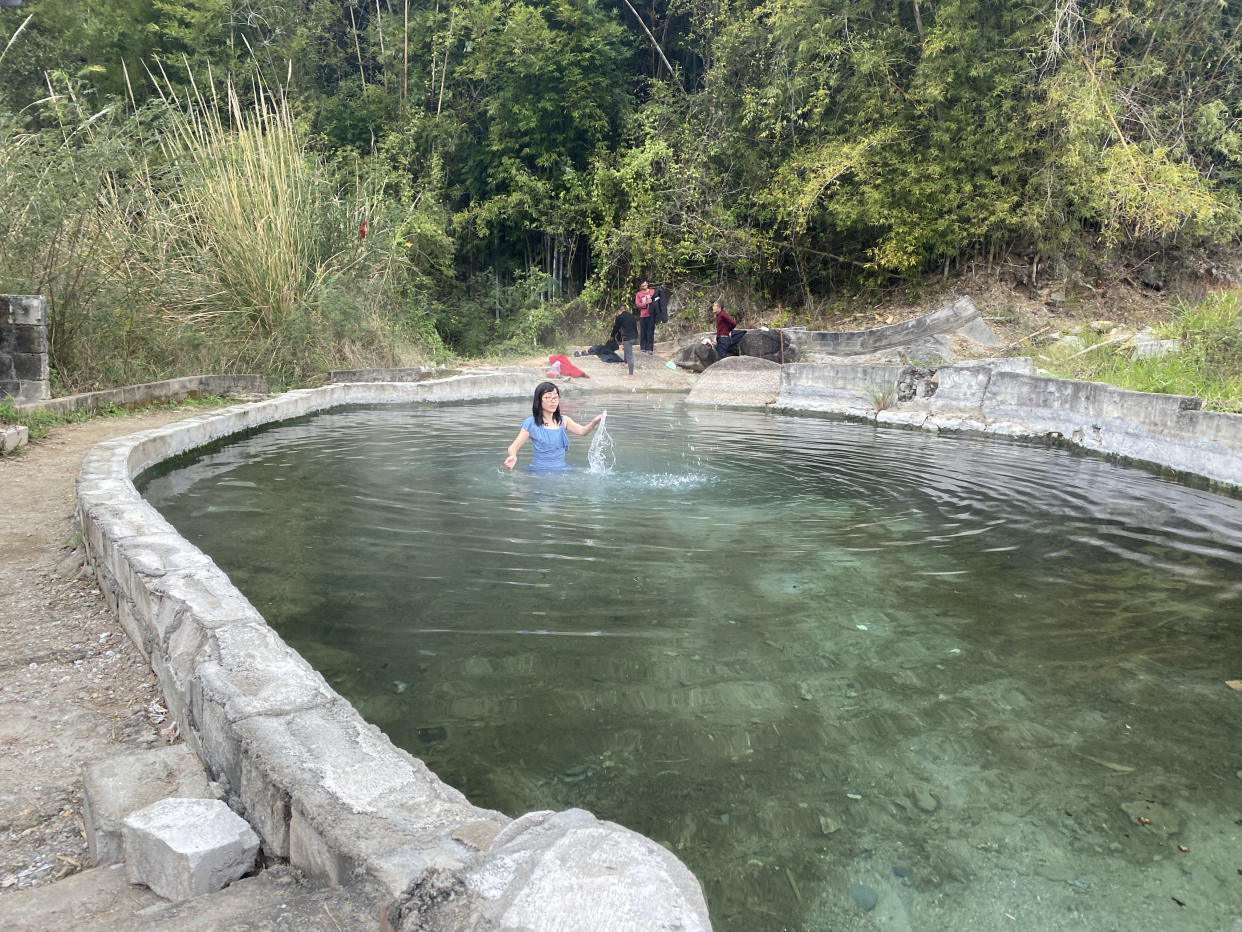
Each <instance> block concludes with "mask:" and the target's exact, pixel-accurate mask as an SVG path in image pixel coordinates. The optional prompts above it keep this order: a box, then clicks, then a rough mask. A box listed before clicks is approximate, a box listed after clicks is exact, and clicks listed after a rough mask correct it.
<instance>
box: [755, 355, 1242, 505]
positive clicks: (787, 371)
mask: <svg viewBox="0 0 1242 932" xmlns="http://www.w3.org/2000/svg"><path fill="white" fill-rule="evenodd" d="M1022 362H1025V363H1027V365H1028V366H1029V360H1022ZM1013 363H1014V361H1013V360H990V361H987V362H980V363H977V364H971V363H959V364H958V365H956V366H946V367H942V368H939V369H938V370H935V380H936V385H935V388H934V390H933V391H932V392H931V393H930V394H928V395H919V396H916V397H914V398H911V399H910V400H909V401H904V402H902V401H897V400H896V399H897V398H898V391H897V389H898V383H899V382H900V381H901V380H902V379H903V378H905V377H907V376H908V375H909V374H910V373H911V372H913V371H914V370H913V369H912V368H911V367H909V366H850V365H844V364H836V365H791V366H785V367H784V369H783V371H782V373H781V393H780V395H779V397H778V398H777V401H776V404H775V405H774V406H773V407H775V408H777V409H782V410H787V411H823V412H829V413H835V414H845V415H849V416H853V417H863V418H867V419H869V420H873V421H875V422H876V423H879V424H894V425H902V426H907V427H920V428H923V429H926V430H975V431H982V432H985V433H992V434H1002V435H1005V436H1010V437H1051V438H1054V439H1059V440H1065V441H1068V442H1070V443H1073V444H1076V445H1078V446H1080V447H1083V448H1084V449H1087V450H1093V451H1095V452H1098V453H1105V454H1111V455H1116V456H1124V457H1128V458H1130V459H1133V460H1138V461H1141V462H1145V463H1152V464H1155V465H1157V466H1163V467H1167V468H1169V469H1175V470H1177V471H1179V472H1184V473H1190V474H1192V475H1196V476H1202V477H1204V478H1207V479H1210V480H1212V481H1214V482H1218V483H1221V484H1223V485H1228V486H1231V487H1233V488H1242V415H1237V414H1217V413H1215V412H1210V411H1202V410H1200V406H1201V404H1202V402H1201V401H1200V400H1199V399H1198V398H1190V397H1186V396H1184V395H1157V394H1150V393H1147V392H1132V391H1126V390H1125V389H1121V388H1117V387H1116V386H1114V385H1106V384H1104V383H1102V382H1077V381H1073V380H1070V379H1054V378H1049V377H1047V376H1040V375H1035V374H1034V373H1033V372H1031V371H1021V370H1022V368H1023V367H1021V366H1015V365H1013ZM1014 370H1017V371H1014ZM923 371H924V372H930V371H932V370H923ZM885 401H887V402H888V406H887V407H884V408H883V409H881V410H877V409H878V408H879V407H880V404H879V403H880V402H885Z"/></svg>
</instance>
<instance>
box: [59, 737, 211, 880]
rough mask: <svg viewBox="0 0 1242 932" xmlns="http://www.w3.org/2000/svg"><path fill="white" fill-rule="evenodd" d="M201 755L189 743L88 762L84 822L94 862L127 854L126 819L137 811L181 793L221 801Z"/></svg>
mask: <svg viewBox="0 0 1242 932" xmlns="http://www.w3.org/2000/svg"><path fill="white" fill-rule="evenodd" d="M217 789H218V788H217V787H216V786H215V785H214V784H212V783H210V782H209V781H208V779H207V774H206V772H205V771H204V770H203V765H202V762H201V761H199V759H198V756H197V755H196V754H195V753H194V752H193V751H192V750H190V748H189V747H187V746H186V745H184V744H176V745H173V746H172V747H165V748H157V749H155V750H153V751H134V752H132V753H128V754H121V755H118V756H116V757H109V758H105V759H104V760H98V761H92V762H90V763H87V764H83V765H82V797H83V801H82V823H83V825H84V826H85V828H86V844H87V847H88V848H89V849H90V853H91V863H92V864H115V863H116V862H117V861H120V860H121V859H122V858H124V856H125V853H124V847H123V845H122V841H121V823H122V821H123V820H124V819H125V817H126V816H128V815H129V814H130V813H132V812H137V811H138V810H139V809H144V808H146V807H147V806H149V805H151V804H152V803H154V802H157V801H159V800H161V799H167V798H169V797H171V796H178V797H182V798H186V799H215V798H216V795H217V793H216V790H217Z"/></svg>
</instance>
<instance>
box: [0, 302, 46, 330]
mask: <svg viewBox="0 0 1242 932" xmlns="http://www.w3.org/2000/svg"><path fill="white" fill-rule="evenodd" d="M5 324H16V325H18V326H28V327H46V326H47V299H46V298H44V297H43V296H42V295H37V294H4V295H0V326H3V325H5Z"/></svg>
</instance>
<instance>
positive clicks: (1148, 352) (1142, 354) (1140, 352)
mask: <svg viewBox="0 0 1242 932" xmlns="http://www.w3.org/2000/svg"><path fill="white" fill-rule="evenodd" d="M1181 351H1182V341H1181V340H1146V341H1143V342H1141V343H1135V344H1134V352H1133V353H1131V355H1130V358H1131V359H1159V358H1160V357H1161V356H1176V355H1177V354H1178V353H1180V352H1181Z"/></svg>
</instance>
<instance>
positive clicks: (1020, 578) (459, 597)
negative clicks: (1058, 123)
mask: <svg viewBox="0 0 1242 932" xmlns="http://www.w3.org/2000/svg"><path fill="white" fill-rule="evenodd" d="M568 405H569V406H570V407H571V413H572V414H573V416H574V417H575V418H576V419H578V420H579V421H585V420H586V419H587V418H589V416H590V415H591V414H593V413H594V412H595V411H597V410H598V409H599V407H602V406H606V407H608V409H609V421H608V423H609V428H610V430H611V432H612V434H613V435H614V437H615V438H616V441H617V443H616V453H617V466H616V469H615V470H614V472H613V473H612V474H611V475H608V476H594V475H588V474H584V473H577V474H571V475H567V476H556V477H541V476H531V475H526V474H521V473H519V474H507V473H505V472H504V471H503V470H501V469H500V466H499V464H500V460H501V459H502V458H503V451H504V447H505V446H506V445H507V444H508V443H509V441H510V440H512V438H513V434H514V433H515V432H516V428H517V425H518V424H519V423H520V421H521V419H522V418H523V417H524V416H525V414H526V413H529V404H528V403H527V402H522V401H512V402H509V401H506V402H496V403H487V404H474V405H461V406H451V407H450V406H401V407H391V408H380V409H372V410H351V411H342V412H336V413H330V414H325V415H321V416H318V417H315V418H309V419H305V420H302V421H298V422H292V423H288V424H285V425H281V426H278V427H275V428H273V429H270V430H267V431H265V432H263V433H259V434H256V435H252V436H249V437H246V438H243V439H239V440H238V441H236V442H234V443H231V444H229V445H227V446H224V447H223V448H221V449H217V450H211V451H208V452H206V453H205V454H204V455H202V456H200V457H198V458H197V459H195V460H194V461H191V462H188V463H186V462H182V463H179V464H174V466H173V468H172V470H171V471H167V472H164V473H163V474H162V475H160V476H159V477H157V478H155V479H153V480H152V481H150V482H149V483H148V485H147V486H146V495H147V497H148V498H149V499H150V500H151V501H152V502H153V503H154V504H156V505H157V507H159V508H160V509H161V511H163V513H164V514H165V515H166V516H167V517H168V518H169V519H170V520H171V521H172V522H173V523H174V524H175V525H176V526H177V527H178V528H179V529H180V530H181V531H182V533H183V534H185V536H186V537H188V538H189V539H190V540H191V541H193V542H195V543H196V544H198V546H200V547H201V548H202V549H203V550H205V551H206V552H207V553H208V554H210V555H211V556H212V557H213V558H214V559H215V560H216V561H217V562H218V563H219V564H220V566H221V567H222V568H223V569H224V570H226V571H227V572H228V573H229V574H230V576H231V577H232V578H233V580H234V582H236V583H237V585H238V586H239V587H240V588H241V590H242V591H243V592H244V593H246V595H247V596H248V597H249V598H250V599H251V601H252V602H254V604H255V605H256V607H258V608H259V610H260V611H262V612H263V614H264V615H265V617H267V619H268V620H269V621H270V622H271V623H272V624H273V626H274V627H276V629H277V630H278V631H280V633H281V634H282V636H284V637H285V639H286V640H288V641H289V643H290V644H292V645H293V646H294V647H295V648H297V649H298V650H300V651H301V652H302V653H303V655H304V656H306V657H307V659H308V660H310V661H311V662H312V663H313V664H315V666H316V667H317V668H318V669H320V670H321V671H322V672H323V673H324V675H325V676H326V677H327V678H328V680H329V682H331V683H332V685H333V686H334V687H335V688H336V689H337V690H338V691H340V692H341V693H342V694H343V695H345V696H346V697H347V698H349V699H350V700H351V701H353V702H354V704H355V705H356V706H357V707H358V709H359V711H360V712H362V714H363V715H365V716H366V717H367V718H368V719H369V720H371V721H372V722H374V723H375V724H377V725H379V726H380V727H381V728H383V729H384V730H385V731H386V732H387V733H388V734H389V735H390V736H391V737H392V739H393V740H394V741H395V742H396V743H398V744H400V745H402V746H404V747H406V748H408V749H410V750H411V751H412V752H413V753H415V754H416V755H417V756H419V757H422V758H423V759H424V760H426V761H427V763H428V764H429V765H430V766H431V767H432V768H433V769H434V770H435V771H436V772H437V773H439V774H440V776H441V777H443V778H444V779H445V780H446V781H448V782H450V783H452V784H453V785H455V786H457V787H459V788H460V789H462V790H463V791H464V792H466V793H467V795H468V796H469V797H470V798H471V800H472V801H473V802H475V803H477V804H479V805H484V806H491V807H495V808H498V809H502V810H504V811H506V812H508V813H509V814H511V815H516V814H518V813H520V812H523V811H527V810H530V809H537V808H565V807H568V806H574V805H577V806H583V807H585V808H588V809H591V810H592V811H593V812H595V813H596V814H597V815H599V816H600V817H601V818H609V819H613V820H615V821H618V822H621V823H622V824H625V825H628V826H630V827H631V828H634V829H636V830H638V831H641V832H644V833H645V834H647V835H649V836H651V837H653V838H655V839H657V840H658V841H661V842H664V843H666V844H668V845H669V846H670V847H671V848H672V849H673V850H674V851H676V852H677V854H678V855H679V856H680V857H681V858H682V859H683V860H684V861H685V862H686V863H687V864H688V865H689V866H690V867H691V869H693V870H694V871H695V873H696V875H697V876H698V877H699V878H700V879H701V880H702V882H703V884H704V889H705V892H706V894H707V898H708V902H709V904H710V906H711V910H712V916H713V922H714V924H715V927H716V928H717V929H722V930H723V929H730V930H734V929H736V930H757V929H806V930H812V929H814V930H819V929H825V928H830V929H834V930H835V929H853V928H858V929H873V928H882V929H890V930H898V929H919V930H922V929H944V930H946V932H947V930H959V929H970V928H981V929H982V928H987V929H992V928H997V927H1001V928H1004V927H1006V926H1005V924H1007V923H1010V922H1011V921H1012V922H1015V923H1020V925H1015V926H1014V927H1015V928H1021V927H1025V928H1035V929H1060V928H1084V929H1110V928H1126V929H1136V928H1168V929H1211V928H1221V929H1230V928H1231V923H1233V922H1234V921H1235V919H1236V918H1237V917H1238V916H1239V915H1242V893H1240V888H1242V876H1240V875H1239V874H1238V873H1237V872H1238V870H1240V869H1242V848H1240V846H1239V842H1238V839H1239V836H1242V830H1240V829H1239V828H1238V826H1237V825H1235V820H1238V819H1242V811H1240V810H1242V779H1239V777H1238V776H1237V773H1238V772H1239V770H1240V769H1242V742H1240V741H1239V737H1240V735H1239V732H1240V731H1242V728H1240V727H1239V716H1238V712H1239V710H1240V708H1242V706H1240V705H1239V703H1240V702H1242V693H1238V692H1234V691H1232V690H1230V689H1229V688H1228V687H1226V686H1225V685H1224V684H1225V680H1227V679H1237V678H1239V675H1240V673H1239V671H1240V670H1242V648H1239V644H1238V633H1239V627H1240V626H1242V621H1239V617H1238V611H1237V606H1238V598H1239V596H1240V595H1242V566H1240V563H1242V504H1240V503H1239V502H1237V501H1235V500H1232V499H1228V498H1224V497H1221V496H1216V495H1212V494H1210V493H1207V492H1204V491H1200V490H1197V489H1194V488H1190V487H1187V486H1185V485H1182V484H1179V483H1177V482H1173V481H1169V480H1166V479H1162V478H1159V477H1157V476H1154V475H1152V474H1150V473H1148V472H1145V471H1143V470H1140V469H1133V468H1122V467H1117V466H1114V465H1111V464H1109V463H1107V462H1105V461H1103V460H1101V459H1095V458H1090V457H1085V456H1082V455H1080V454H1076V453H1073V452H1067V451H1060V450H1049V449H1043V448H1040V447H1035V446H1030V445H1023V444H1016V443H1011V442H1007V441H1003V440H996V439H981V438H972V437H964V436H962V437H947V436H946V437H935V436H930V435H925V434H922V433H916V432H906V431H897V430H878V431H877V429H875V428H873V427H870V426H868V425H863V424H856V423H850V422H844V421H830V420H821V419H814V418H802V417H778V416H772V415H769V414H764V413H759V412H729V411H705V410H689V409H686V408H684V407H683V406H682V404H681V401H680V398H678V397H677V396H667V395H651V396H645V395H638V394H629V395H619V396H612V397H585V398H583V397H575V398H574V399H573V400H572V401H570V402H568ZM586 446H587V445H586V443H585V442H584V441H583V440H580V439H577V438H575V443H574V447H573V448H572V449H571V452H570V461H571V462H575V461H576V462H578V463H585V453H586ZM528 455H529V454H528V453H527V454H525V455H524V457H523V461H525V460H526V458H527V457H528ZM1138 819H1148V820H1149V821H1150V824H1146V825H1144V824H1139V823H1138V822H1137V820H1138ZM1179 845H1180V846H1181V847H1185V848H1188V849H1189V850H1188V851H1186V852H1182V851H1180V850H1179V848H1178V846H1179ZM863 887H866V888H869V889H870V890H871V891H873V892H874V893H875V894H876V895H877V902H876V904H875V906H874V907H873V909H872V910H871V911H870V912H864V911H863V909H862V907H861V906H860V905H859V901H861V902H862V904H863V905H867V903H868V902H869V894H868V893H867V892H866V890H863V889H861V888H863ZM852 888H853V889H854V896H853V897H851V895H850V890H851V889H852ZM1179 902H1181V903H1185V904H1186V905H1184V906H1179V905H1178V903H1179ZM1006 916H1013V917H1015V918H1014V919H1013V920H1010V919H1008V918H1006Z"/></svg>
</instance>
